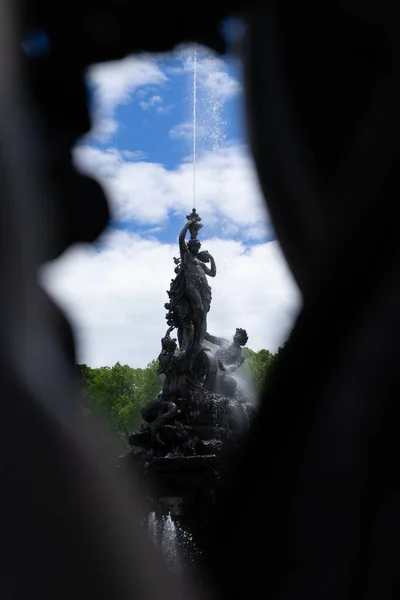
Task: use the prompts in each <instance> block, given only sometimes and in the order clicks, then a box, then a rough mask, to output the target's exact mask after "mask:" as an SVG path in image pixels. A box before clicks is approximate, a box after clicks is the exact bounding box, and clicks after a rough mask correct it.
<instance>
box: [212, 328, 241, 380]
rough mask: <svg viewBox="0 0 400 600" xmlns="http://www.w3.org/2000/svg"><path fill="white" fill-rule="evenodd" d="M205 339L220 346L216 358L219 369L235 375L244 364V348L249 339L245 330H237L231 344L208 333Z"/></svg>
mask: <svg viewBox="0 0 400 600" xmlns="http://www.w3.org/2000/svg"><path fill="white" fill-rule="evenodd" d="M204 339H205V340H206V341H207V342H209V343H210V344H213V345H215V346H219V349H218V350H217V351H216V352H215V355H214V356H215V358H216V360H217V361H218V362H219V367H220V369H221V370H222V371H225V372H226V373H233V372H234V371H237V369H239V367H241V366H242V364H243V362H244V354H243V351H242V346H245V345H246V344H247V341H248V339H249V336H248V335H247V331H246V330H245V329H240V328H236V332H235V335H234V336H233V340H232V342H231V343H229V342H228V340H225V339H224V338H219V337H216V336H213V335H210V334H209V333H208V332H207V333H206V334H205V336H204Z"/></svg>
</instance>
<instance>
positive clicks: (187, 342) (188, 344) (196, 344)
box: [165, 209, 217, 357]
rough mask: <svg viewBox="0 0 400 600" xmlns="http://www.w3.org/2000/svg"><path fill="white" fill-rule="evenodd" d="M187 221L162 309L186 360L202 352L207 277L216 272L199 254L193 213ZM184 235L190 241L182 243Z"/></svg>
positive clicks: (208, 290)
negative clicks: (172, 327) (166, 311)
mask: <svg viewBox="0 0 400 600" xmlns="http://www.w3.org/2000/svg"><path fill="white" fill-rule="evenodd" d="M187 219H188V222H187V223H186V224H185V226H184V227H183V229H182V231H181V233H180V235H179V250H180V258H179V259H175V263H176V264H177V267H176V268H175V272H176V273H177V276H176V278H175V279H174V280H173V281H172V283H171V288H170V291H169V292H168V295H169V298H170V302H169V303H167V304H166V305H165V307H166V308H167V309H168V311H169V312H168V314H167V322H168V325H171V326H174V327H176V328H177V330H178V342H179V347H180V348H181V350H184V351H186V353H187V355H188V356H189V355H190V356H191V357H195V356H196V355H197V354H198V353H199V352H200V351H201V349H202V344H203V341H204V336H205V334H206V332H207V314H208V312H209V310H210V305H211V288H210V286H209V284H208V281H207V276H209V277H215V275H216V273H217V269H216V265H215V261H214V258H213V257H212V256H211V254H210V253H209V252H207V251H203V252H200V248H201V243H200V241H199V240H198V239H197V234H198V231H199V229H200V228H201V227H202V225H201V224H200V220H201V219H200V217H199V216H198V215H197V213H196V211H195V209H193V211H192V213H191V214H190V215H188V216H187ZM188 231H190V239H189V241H188V242H186V235H187V233H188ZM208 263H209V264H210V267H208V266H207V264H208Z"/></svg>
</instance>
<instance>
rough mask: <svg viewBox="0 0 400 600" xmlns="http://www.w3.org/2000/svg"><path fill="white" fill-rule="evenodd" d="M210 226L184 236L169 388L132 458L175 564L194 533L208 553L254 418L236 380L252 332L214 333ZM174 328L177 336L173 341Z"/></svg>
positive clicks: (173, 290) (190, 226) (146, 412)
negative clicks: (231, 464)
mask: <svg viewBox="0 0 400 600" xmlns="http://www.w3.org/2000/svg"><path fill="white" fill-rule="evenodd" d="M202 226H203V225H202V223H201V218H200V216H199V215H198V214H197V212H196V210H195V209H193V211H192V212H191V213H190V214H189V215H188V216H187V222H186V223H185V225H184V227H183V229H182V231H181V233H180V235H179V249H180V256H179V258H174V262H175V278H174V279H172V280H171V285H170V289H169V291H168V296H169V301H168V302H167V303H166V304H165V308H166V309H167V314H166V320H167V325H168V330H167V332H166V334H165V335H164V337H163V338H162V340H161V352H160V354H159V356H158V363H159V369H158V372H159V373H160V374H163V375H164V377H165V379H164V384H163V389H162V392H160V394H159V395H158V396H157V397H156V398H155V399H154V400H152V401H151V402H150V403H149V404H147V405H146V406H145V407H143V409H142V411H141V414H142V418H143V424H142V426H141V428H140V430H139V431H136V432H134V433H132V434H130V435H129V443H130V444H131V446H133V447H134V450H132V452H131V453H130V456H131V459H132V460H133V461H134V463H135V465H136V468H137V469H139V470H140V472H141V473H142V474H143V475H144V478H145V480H146V481H147V483H148V487H149V490H150V496H151V501H152V508H153V510H154V513H153V514H152V515H151V516H150V517H149V519H150V520H149V521H148V526H149V529H150V530H151V535H152V536H153V537H154V536H155V531H156V529H158V530H160V529H162V530H163V532H164V533H163V535H164V538H165V539H167V540H169V544H170V545H169V558H170V560H171V561H174V560H175V558H176V547H175V545H176V543H177V540H178V541H179V537H180V538H181V541H183V542H184V541H185V540H182V538H184V537H185V535H186V542H188V539H189V538H190V536H193V541H194V544H195V545H196V546H197V547H200V548H201V546H202V536H203V534H204V532H205V530H206V529H207V523H208V520H209V517H210V515H211V511H212V508H213V504H214V501H215V497H216V494H217V491H218V486H219V485H220V481H221V474H222V472H223V469H224V465H225V464H226V461H227V460H229V457H230V456H231V452H232V451H233V450H234V448H235V447H236V446H237V445H238V444H240V441H241V439H242V436H243V435H244V434H245V433H246V432H247V430H248V427H249V424H250V421H251V418H252V416H253V414H254V405H253V404H252V403H251V402H250V401H249V400H248V399H247V398H246V396H245V394H244V393H243V391H242V390H241V389H240V387H239V386H238V384H237V380H236V379H235V378H234V377H233V376H232V373H234V371H235V370H236V369H238V368H239V367H240V365H241V364H242V363H243V360H244V356H243V352H242V347H243V346H244V345H245V344H246V343H247V334H246V332H245V330H243V329H236V333H235V335H234V337H233V341H232V342H231V343H228V342H226V341H225V340H223V339H221V338H217V337H215V336H213V335H210V334H209V333H208V332H207V315H208V312H209V310H210V305H211V288H210V286H209V283H208V280H207V277H215V276H216V273H217V269H216V264H215V260H214V258H213V256H211V254H210V253H209V252H207V251H200V248H201V243H200V240H199V239H198V234H199V231H200V229H201V228H202ZM188 233H190V239H189V240H188V241H186V236H187V234H188ZM174 330H175V331H176V336H177V337H176V338H173V337H171V334H172V331H174ZM212 346H216V347H217V351H216V352H213V351H212ZM172 538H173V540H174V544H173V548H172V546H171V539H172ZM181 546H182V544H181ZM183 546H185V544H183ZM188 546H190V547H191V550H190V549H189V551H187V552H186V558H187V559H188V560H189V561H192V560H193V553H196V551H195V550H194V545H190V544H188V543H187V544H186V550H187V548H188ZM171 553H172V554H171ZM171 557H172V558H171ZM174 557H175V558H174Z"/></svg>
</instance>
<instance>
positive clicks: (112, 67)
mask: <svg viewBox="0 0 400 600" xmlns="http://www.w3.org/2000/svg"><path fill="white" fill-rule="evenodd" d="M88 80H89V84H90V85H91V86H92V87H93V89H94V97H95V106H94V109H93V110H94V128H93V132H92V134H91V135H92V136H94V137H95V138H97V139H99V136H100V139H101V141H105V140H106V139H107V135H106V134H107V131H108V130H109V135H111V134H112V133H114V132H115V131H116V129H117V126H118V124H117V123H116V121H115V119H114V112H115V109H116V107H117V106H118V105H119V104H126V103H128V102H129V101H130V100H131V98H132V95H133V94H134V93H135V92H136V91H138V90H139V91H140V88H142V87H143V86H147V85H150V84H151V85H156V86H160V85H163V84H164V83H166V82H167V77H166V75H165V74H164V73H163V71H162V70H161V68H160V66H159V65H158V64H157V62H156V60H154V59H152V58H149V57H142V58H136V57H131V56H128V57H126V58H123V59H122V60H118V61H112V62H107V63H100V64H96V65H93V66H92V67H90V68H89V70H88ZM104 122H105V123H104ZM111 123H113V128H111V129H110V127H111V125H110V124H111Z"/></svg>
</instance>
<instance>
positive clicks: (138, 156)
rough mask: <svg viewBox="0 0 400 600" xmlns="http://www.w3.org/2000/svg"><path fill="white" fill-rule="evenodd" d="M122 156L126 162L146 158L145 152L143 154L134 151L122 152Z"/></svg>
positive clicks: (139, 151) (140, 151)
mask: <svg viewBox="0 0 400 600" xmlns="http://www.w3.org/2000/svg"><path fill="white" fill-rule="evenodd" d="M122 156H123V157H124V158H127V159H128V160H145V159H146V158H147V154H146V152H143V151H142V150H135V151H134V152H131V151H130V150H124V151H123V152H122Z"/></svg>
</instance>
